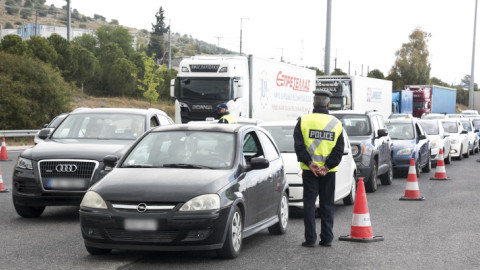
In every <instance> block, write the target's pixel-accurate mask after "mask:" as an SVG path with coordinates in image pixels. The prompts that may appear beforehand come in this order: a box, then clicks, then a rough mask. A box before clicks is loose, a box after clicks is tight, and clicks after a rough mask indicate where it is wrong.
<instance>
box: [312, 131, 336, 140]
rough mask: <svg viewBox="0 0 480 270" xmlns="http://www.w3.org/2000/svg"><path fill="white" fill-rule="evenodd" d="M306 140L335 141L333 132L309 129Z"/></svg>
mask: <svg viewBox="0 0 480 270" xmlns="http://www.w3.org/2000/svg"><path fill="white" fill-rule="evenodd" d="M308 138H310V139H322V140H328V141H334V140H335V132H330V131H325V130H315V129H310V130H309V133H308Z"/></svg>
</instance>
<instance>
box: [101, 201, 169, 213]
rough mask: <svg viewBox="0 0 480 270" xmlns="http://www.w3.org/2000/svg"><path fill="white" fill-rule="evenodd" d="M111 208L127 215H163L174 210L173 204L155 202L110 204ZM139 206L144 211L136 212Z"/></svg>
mask: <svg viewBox="0 0 480 270" xmlns="http://www.w3.org/2000/svg"><path fill="white" fill-rule="evenodd" d="M111 203H112V207H113V208H114V209H115V210H116V211H119V212H127V213H138V212H145V213H165V212H169V211H171V210H172V209H174V208H175V206H176V204H175V203H155V202H147V203H144V202H138V203H133V202H111ZM139 205H142V206H143V207H144V209H145V211H143V209H142V210H140V211H139V210H138V209H139Z"/></svg>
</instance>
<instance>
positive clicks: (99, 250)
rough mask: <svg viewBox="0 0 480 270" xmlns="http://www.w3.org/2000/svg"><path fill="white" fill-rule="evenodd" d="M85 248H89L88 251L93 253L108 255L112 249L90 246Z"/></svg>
mask: <svg viewBox="0 0 480 270" xmlns="http://www.w3.org/2000/svg"><path fill="white" fill-rule="evenodd" d="M85 248H86V249H87V251H88V253H90V254H92V255H107V254H109V253H110V252H111V251H112V250H111V249H104V248H94V247H89V246H85Z"/></svg>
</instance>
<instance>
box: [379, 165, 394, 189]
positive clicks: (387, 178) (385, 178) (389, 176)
mask: <svg viewBox="0 0 480 270" xmlns="http://www.w3.org/2000/svg"><path fill="white" fill-rule="evenodd" d="M388 166H389V168H388V171H387V173H386V174H383V175H380V182H381V183H382V185H385V186H389V185H391V184H392V181H393V164H392V160H391V159H390V162H389V164H388Z"/></svg>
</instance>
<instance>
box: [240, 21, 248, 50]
mask: <svg viewBox="0 0 480 270" xmlns="http://www.w3.org/2000/svg"><path fill="white" fill-rule="evenodd" d="M244 19H245V20H248V18H240V55H242V26H243V20H244Z"/></svg>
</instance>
